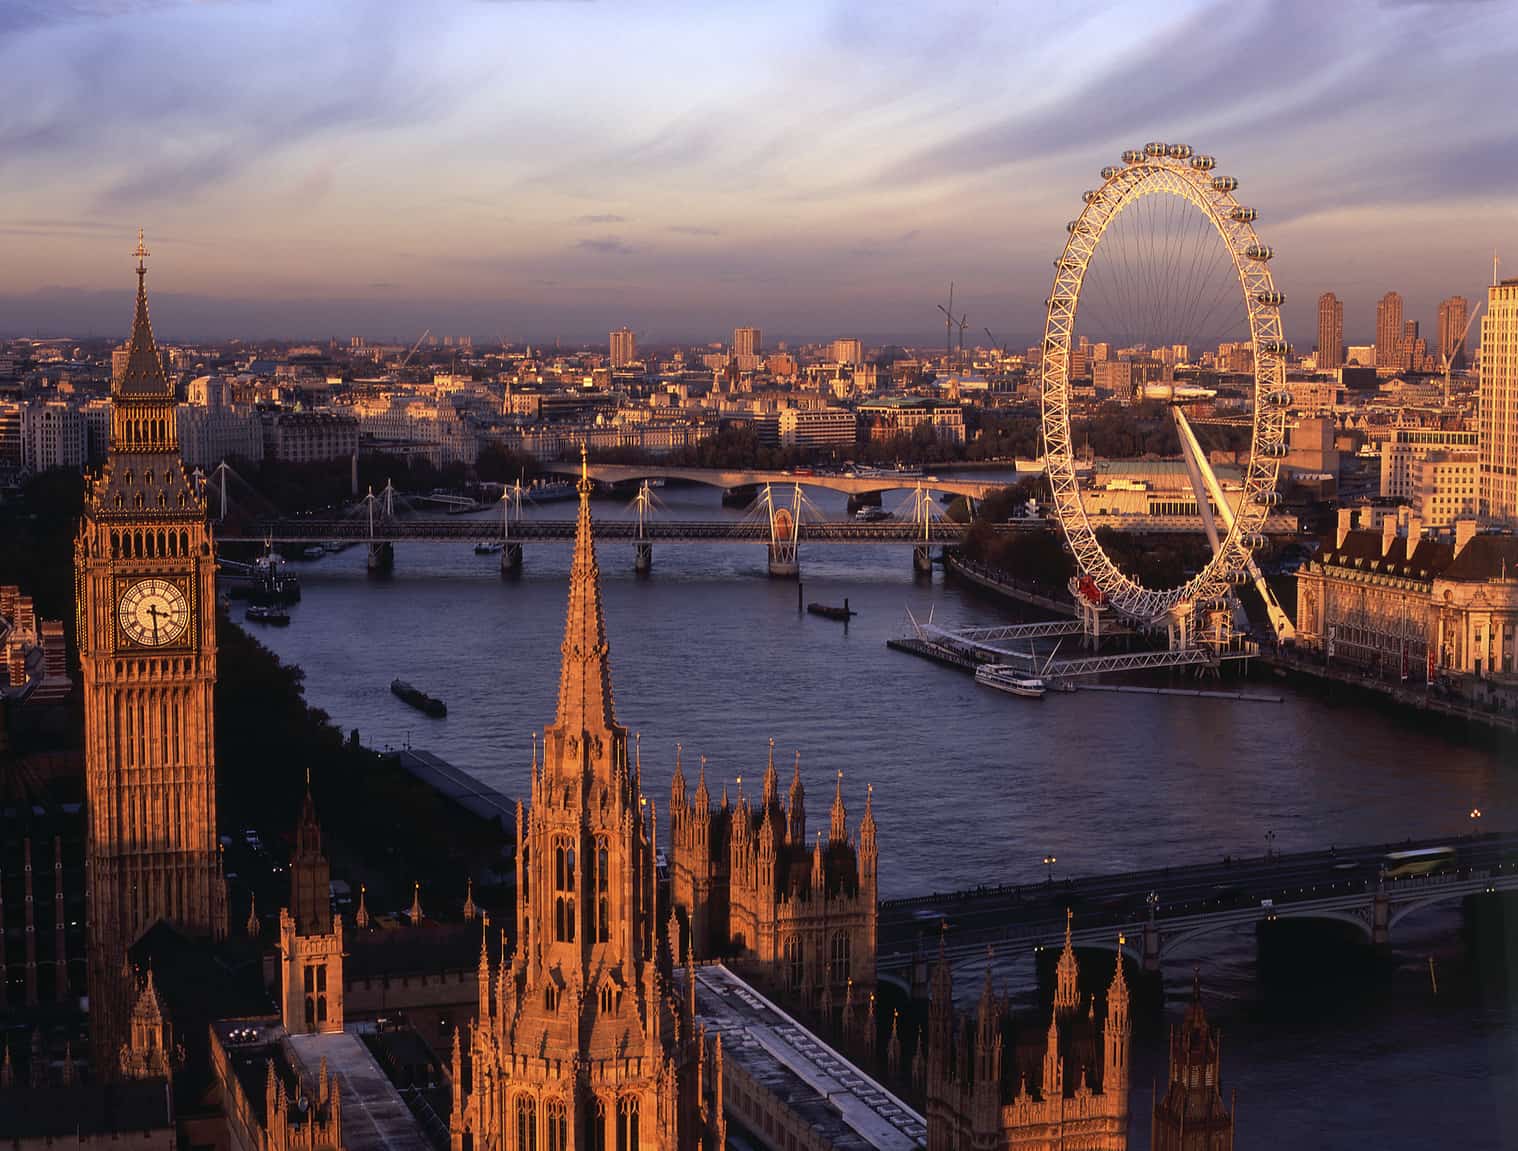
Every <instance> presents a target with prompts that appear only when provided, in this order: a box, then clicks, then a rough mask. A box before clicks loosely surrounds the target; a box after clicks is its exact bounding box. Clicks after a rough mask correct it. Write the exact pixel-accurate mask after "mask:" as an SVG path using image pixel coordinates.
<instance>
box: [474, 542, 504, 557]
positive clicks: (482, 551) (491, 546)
mask: <svg viewBox="0 0 1518 1151" xmlns="http://www.w3.org/2000/svg"><path fill="white" fill-rule="evenodd" d="M500 550H501V541H500V540H481V541H480V542H479V543H477V544H475V545H474V554H475V555H477V556H493V555H495V554H496V553H497V552H499V551H500Z"/></svg>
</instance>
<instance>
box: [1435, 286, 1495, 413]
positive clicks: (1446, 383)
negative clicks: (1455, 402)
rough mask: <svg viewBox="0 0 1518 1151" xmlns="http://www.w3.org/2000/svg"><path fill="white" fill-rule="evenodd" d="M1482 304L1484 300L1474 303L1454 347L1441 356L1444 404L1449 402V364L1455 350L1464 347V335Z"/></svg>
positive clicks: (1473, 321)
mask: <svg viewBox="0 0 1518 1151" xmlns="http://www.w3.org/2000/svg"><path fill="white" fill-rule="evenodd" d="M1484 303H1486V301H1485V300H1478V301H1476V306H1475V307H1474V308H1472V309H1471V314H1470V315H1469V316H1467V317H1466V318H1465V327H1463V328H1461V329H1460V334H1459V335H1458V336H1456V337H1455V339H1454V346H1453V347H1451V348H1450V350H1449V351H1447V352H1445V353H1444V355H1443V359H1444V364H1443V369H1444V399H1445V401H1446V402H1448V400H1449V370H1450V364H1451V363H1452V362H1453V360H1454V358H1455V349H1456V348H1463V347H1465V337H1466V334H1467V333H1469V332H1470V330H1471V325H1472V324H1474V323H1475V322H1476V314H1477V313H1478V312H1480V311H1481V305H1482V304H1484Z"/></svg>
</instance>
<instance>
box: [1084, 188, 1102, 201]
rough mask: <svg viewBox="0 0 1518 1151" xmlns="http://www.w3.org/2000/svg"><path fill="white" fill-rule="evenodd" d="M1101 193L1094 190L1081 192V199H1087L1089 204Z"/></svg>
mask: <svg viewBox="0 0 1518 1151" xmlns="http://www.w3.org/2000/svg"><path fill="white" fill-rule="evenodd" d="M1100 194H1101V193H1099V192H1093V191H1089V190H1088V191H1085V192H1082V193H1081V199H1082V200H1083V201H1085V202H1086V203H1087V204H1089V203H1091V201H1092V200H1094V199H1096V198H1097V196H1099V195H1100Z"/></svg>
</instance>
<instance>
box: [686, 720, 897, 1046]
mask: <svg viewBox="0 0 1518 1151" xmlns="http://www.w3.org/2000/svg"><path fill="white" fill-rule="evenodd" d="M738 786H739V791H738V802H737V804H736V805H735V806H730V805H729V804H728V802H727V796H726V794H725V793H724V795H723V801H722V804H721V806H719V807H718V808H716V809H715V810H713V808H712V804H711V798H710V796H709V795H708V793H707V790H706V769H705V765H704V764H703V765H702V772H701V778H700V781H699V783H698V785H697V788H696V794H695V799H694V801H693V800H692V799H691V797H690V795H689V793H688V792H687V790H686V786H685V775H684V772H683V771H682V770H681V769H680V765H679V764H678V763H677V764H676V767H675V776H674V781H673V783H672V784H671V791H670V814H669V824H670V849H669V857H670V895H671V899H672V901H673V904H674V906H675V908H676V909H678V914H679V915H680V916H681V917H682V918H683V919H684V921H685V926H686V930H687V932H688V938H689V939H690V941H691V946H692V948H693V949H694V951H695V954H696V956H697V957H698V958H702V959H705V958H709V957H713V956H730V957H733V958H735V959H737V960H738V961H740V962H741V963H743V964H744V965H745V966H748V967H749V968H751V969H752V970H756V971H757V972H758V973H760V974H761V975H762V976H763V977H764V978H766V979H768V980H769V981H771V982H772V983H774V984H775V985H777V986H782V987H784V988H785V989H786V991H787V992H788V993H790V994H791V995H793V996H796V997H798V998H800V999H801V1000H803V1001H804V1002H805V1003H806V1004H807V1006H808V1007H811V1008H816V1009H818V1010H821V1011H823V1013H824V1014H826V1015H828V1016H829V1017H830V1018H831V1017H832V1015H833V1012H834V1010H835V1008H836V1007H838V1006H839V1005H845V1004H846V1005H848V1006H847V1008H846V1009H845V1012H844V1018H843V1020H842V1022H843V1024H844V1026H845V1027H846V1028H847V1027H848V1026H850V1025H851V1024H852V1022H853V1021H852V1020H851V1019H850V1018H849V1009H858V1008H860V1007H862V1006H863V1004H864V1003H865V1002H866V1001H867V999H868V996H869V993H870V991H871V990H872V989H873V987H874V985H875V948H876V937H877V930H878V923H879V907H878V904H877V893H878V890H879V881H878V876H877V865H878V861H879V851H878V846H877V844H876V833H877V827H876V823H875V812H874V797H873V791H872V790H867V791H866V793H865V803H864V814H863V817H862V818H861V819H860V821H859V833H858V836H857V837H855V836H851V835H850V834H849V826H848V811H847V809H846V807H845V806H844V802H843V777H842V773H841V772H840V773H839V775H838V779H837V782H836V784H835V786H834V791H833V804H832V807H831V808H830V809H829V812H828V831H827V833H826V835H825V836H824V834H823V833H822V832H821V831H818V832H817V834H816V837H815V838H814V839H813V840H812V842H811V843H808V842H807V835H806V788H805V786H804V785H803V784H802V782H801V756H800V754H799V753H798V754H797V756H796V766H795V769H794V771H793V774H792V776H791V785H790V790H789V793H788V799H789V803H788V805H787V804H782V803H781V800H780V778H779V774H778V773H777V772H776V770H775V741H774V740H771V741H770V750H769V760H768V763H767V765H766V767H765V769H764V783H763V789H762V792H761V794H760V798H759V802H758V803H757V804H754V803H752V802H751V801H750V800H749V799H748V797H747V796H745V794H744V793H743V781H742V777H741V776H740V777H739V781H738Z"/></svg>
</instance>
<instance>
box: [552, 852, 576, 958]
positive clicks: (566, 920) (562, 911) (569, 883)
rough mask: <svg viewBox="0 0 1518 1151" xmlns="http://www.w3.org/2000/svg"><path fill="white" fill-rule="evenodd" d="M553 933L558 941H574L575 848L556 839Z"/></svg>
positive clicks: (554, 853)
mask: <svg viewBox="0 0 1518 1151" xmlns="http://www.w3.org/2000/svg"><path fill="white" fill-rule="evenodd" d="M553 887H554V901H553V933H554V939H555V940H557V941H558V942H560V943H573V942H574V941H575V849H574V848H573V847H572V846H570V844H569V842H568V841H567V840H558V841H556V842H555V844H554V849H553Z"/></svg>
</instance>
